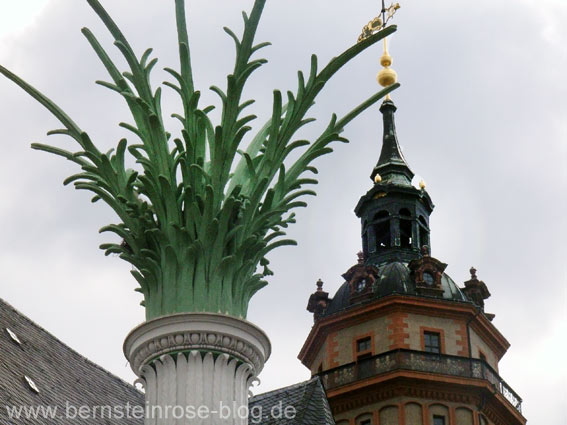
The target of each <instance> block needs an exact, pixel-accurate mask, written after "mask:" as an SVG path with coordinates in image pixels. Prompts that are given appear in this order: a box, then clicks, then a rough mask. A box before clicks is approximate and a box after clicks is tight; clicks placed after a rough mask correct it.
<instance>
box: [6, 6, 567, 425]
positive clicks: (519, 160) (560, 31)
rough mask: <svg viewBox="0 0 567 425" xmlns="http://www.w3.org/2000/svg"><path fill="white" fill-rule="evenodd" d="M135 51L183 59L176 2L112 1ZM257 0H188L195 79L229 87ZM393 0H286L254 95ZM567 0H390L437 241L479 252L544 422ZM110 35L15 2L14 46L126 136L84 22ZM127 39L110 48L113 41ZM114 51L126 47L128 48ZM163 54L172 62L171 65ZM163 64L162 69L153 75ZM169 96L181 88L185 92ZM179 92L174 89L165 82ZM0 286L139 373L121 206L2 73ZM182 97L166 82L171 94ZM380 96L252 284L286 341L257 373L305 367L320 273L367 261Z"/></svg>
mask: <svg viewBox="0 0 567 425" xmlns="http://www.w3.org/2000/svg"><path fill="white" fill-rule="evenodd" d="M103 4H104V5H105V6H106V7H107V9H108V10H109V12H110V13H111V14H112V16H113V17H114V18H115V19H116V20H117V21H118V23H119V24H120V26H121V27H122V29H123V31H124V32H125V33H126V35H127V37H128V38H129V39H130V42H131V44H133V45H134V47H135V49H136V50H137V52H138V53H142V52H143V51H144V50H145V49H146V48H147V47H153V48H154V52H155V54H156V56H157V57H159V58H160V62H159V64H158V65H161V67H165V66H176V65H177V60H176V51H175V34H174V29H173V22H174V16H173V7H172V6H173V2H171V1H170V2H163V1H159V0H146V1H144V2H141V3H137V2H136V6H135V7H133V2H131V1H127V0H112V1H109V0H107V1H104V2H103ZM251 4H252V2H251V1H250V0H246V1H234V0H232V1H229V0H213V1H204V0H195V1H191V2H188V5H189V6H188V9H189V10H188V13H189V23H190V31H191V43H192V55H193V61H194V68H195V80H196V84H197V85H198V87H200V88H201V90H202V91H203V96H204V103H206V102H216V99H215V97H214V95H212V94H210V93H209V92H208V91H207V88H208V87H209V86H210V85H212V84H217V85H221V86H222V85H224V84H225V83H224V81H225V79H224V78H225V75H226V73H227V72H229V70H230V69H231V67H232V61H233V49H232V44H231V43H232V42H231V40H230V39H229V38H228V37H227V36H226V34H224V32H223V31H222V27H223V26H225V25H227V26H229V27H231V28H233V29H235V30H237V32H239V31H240V29H241V19H240V11H241V10H243V9H246V10H249V9H250V7H251ZM378 9H379V4H378V1H376V0H373V1H370V0H356V1H354V2H344V1H338V0H310V1H309V2H306V1H300V0H285V1H284V0H271V1H269V2H268V4H267V6H266V10H265V13H264V17H263V21H262V22H261V26H260V29H259V33H258V40H259V41H264V40H269V41H271V42H272V43H273V46H272V47H270V48H269V49H267V50H265V51H264V55H265V57H267V59H268V60H269V61H270V62H269V64H268V65H266V66H265V67H263V68H262V69H261V70H260V71H258V72H257V74H256V75H255V77H253V79H252V82H251V84H250V85H249V87H248V91H247V93H246V94H247V95H248V96H249V97H251V98H255V99H257V103H256V105H255V106H254V107H253V109H254V112H255V113H257V114H258V115H259V116H260V120H259V122H261V119H262V118H266V117H267V116H268V114H269V113H270V112H271V93H272V90H273V89H274V88H279V89H282V90H287V89H290V88H291V89H294V88H295V84H296V80H295V79H296V71H297V70H298V69H303V70H307V69H308V66H309V57H310V54H311V53H317V54H318V56H319V58H320V62H321V64H323V63H326V62H327V61H328V60H329V59H330V58H332V57H333V56H335V55H337V54H338V53H340V52H341V51H343V50H344V49H346V48H347V47H349V46H350V45H351V44H352V43H354V42H355V41H356V38H357V37H358V34H359V33H360V31H361V29H362V27H363V26H364V25H365V24H366V23H367V22H368V21H369V20H370V19H372V18H373V17H374V16H375V15H376V14H377V11H378ZM565 22H567V2H565V1H564V0H537V1H536V0H500V1H498V2H494V1H489V0H477V1H475V2H454V1H448V0H434V1H427V2H424V1H415V0H406V1H404V2H403V3H402V8H401V9H400V10H399V11H398V14H397V15H396V17H395V23H396V24H397V25H398V31H397V33H396V34H395V35H394V36H393V37H392V39H391V46H390V53H391V55H392V56H393V58H394V65H393V67H394V69H395V70H396V71H397V72H398V77H399V81H400V83H401V85H402V86H401V87H400V89H398V90H397V91H396V93H395V94H394V95H393V98H394V101H395V102H396V105H397V106H398V112H397V114H396V120H397V128H398V137H399V140H400V144H401V145H402V148H403V151H404V155H405V157H406V159H407V161H408V163H409V164H410V166H411V168H412V169H413V171H414V172H415V173H416V174H417V175H418V176H419V177H418V178H423V179H424V180H425V181H426V182H427V190H428V192H429V193H430V195H431V197H432V199H433V201H434V203H435V205H436V208H435V211H434V212H433V215H432V217H431V229H432V234H431V237H432V255H433V256H435V257H436V258H438V259H440V260H441V261H443V262H445V263H448V264H449V267H448V268H447V273H448V274H449V275H450V276H451V277H452V278H453V279H454V280H455V281H456V282H458V283H461V284H462V282H464V281H465V280H467V279H468V278H469V273H468V270H469V268H470V267H471V266H475V267H476V268H477V269H478V276H479V278H480V279H482V280H483V281H484V282H485V283H486V284H487V285H488V288H489V290H490V292H491V293H492V297H491V298H490V299H489V300H487V305H486V309H487V311H488V312H491V313H495V314H496V318H495V320H494V324H495V325H496V326H497V327H498V329H499V330H500V331H501V332H502V333H503V334H504V335H505V336H506V338H507V339H508V341H509V342H510V343H511V348H510V350H509V352H508V353H507V355H506V356H505V357H504V358H503V360H502V361H501V363H500V374H501V376H502V377H503V378H504V379H505V380H506V381H507V383H508V384H509V385H510V386H511V387H512V388H514V390H515V391H516V392H517V393H518V394H520V396H521V397H522V398H523V400H524V403H523V413H524V415H525V416H526V417H527V418H528V421H529V423H534V424H535V423H546V424H548V425H562V424H565V423H566V422H567V417H566V414H565V409H564V404H565V402H566V401H567V400H566V399H565V391H564V387H565V384H567V366H566V364H565V361H564V355H565V352H566V351H567V292H566V289H565V288H566V287H567V286H566V283H567V282H566V280H567V279H566V278H567V274H566V271H565V258H567V249H566V247H565V240H566V236H567V232H566V230H567V219H566V218H565V210H566V207H567V202H566V199H567V197H566V195H565V193H567V192H566V190H567V172H566V169H567V168H566V161H567V101H566V100H565V99H567V80H566V79H565V78H564V75H565V72H566V70H567V30H566V29H565V25H564V23H565ZM83 26H88V27H89V28H91V29H92V30H93V31H94V32H95V33H96V34H97V36H99V37H100V39H101V41H102V42H103V43H104V44H105V46H107V47H108V48H109V49H111V50H112V49H113V47H112V40H111V39H110V38H109V36H108V34H107V33H106V31H105V29H104V28H103V27H102V25H101V23H100V22H98V21H97V18H96V16H95V15H94V13H93V12H92V11H91V10H90V9H89V8H88V5H87V3H86V2H85V1H77V0H33V1H32V0H26V1H25V2H14V1H7V0H0V63H1V64H2V65H4V66H6V67H8V68H9V69H11V70H12V71H14V72H16V73H17V74H19V75H20V76H21V77H23V78H24V79H26V80H27V81H29V82H30V83H32V84H33V85H35V86H36V87H37V88H39V89H40V90H41V91H43V92H44V93H45V94H47V95H48V96H49V97H51V98H52V99H53V100H55V101H56V102H57V103H59V104H60V106H62V107H63V108H64V109H65V110H67V111H68V112H69V113H70V114H71V115H72V116H73V118H74V120H75V121H77V122H78V123H79V124H80V125H81V126H82V127H83V128H84V129H85V130H87V131H88V132H89V133H90V134H91V136H92V137H93V139H94V140H95V143H97V144H98V145H100V146H101V147H103V148H106V149H109V148H110V147H112V146H114V144H115V143H116V142H117V141H118V140H119V139H120V138H121V137H124V136H125V133H124V131H123V130H121V129H120V128H118V126H117V124H118V123H119V122H120V121H124V120H126V118H127V117H128V112H127V110H126V107H125V105H124V104H123V103H122V102H121V99H119V98H118V97H117V96H116V95H114V94H113V93H111V92H110V91H108V90H106V89H104V88H101V87H99V86H96V85H95V84H94V81H95V80H97V79H104V78H106V75H105V72H104V69H103V67H102V66H101V65H100V64H99V63H98V62H97V59H96V57H95V55H94V54H93V52H92V51H91V50H90V47H89V46H88V44H87V42H86V40H85V39H84V38H83V37H82V35H81V33H80V28H81V27H83ZM115 53H116V52H115V51H114V53H113V54H115ZM380 54H381V50H380V48H379V47H375V48H374V49H371V50H369V51H367V52H365V53H364V54H363V55H361V56H360V57H359V58H357V59H356V60H354V61H353V62H352V63H351V64H349V65H348V66H346V67H345V68H344V69H343V70H342V71H341V73H340V74H338V75H337V77H336V79H335V80H333V81H331V82H330V83H329V84H328V86H327V87H326V91H325V93H324V94H323V95H322V96H321V97H320V98H319V99H318V102H317V105H316V106H315V107H314V109H313V116H314V117H316V118H318V119H319V121H318V122H317V123H315V124H314V125H313V128H312V129H310V130H306V132H305V135H306V137H312V136H313V135H316V133H317V130H320V129H321V128H322V126H323V125H324V124H326V121H327V120H328V117H329V116H330V114H331V113H333V112H337V113H338V114H344V113H346V112H348V111H349V110H350V109H352V107H354V106H356V105H357V104H358V103H359V102H361V101H362V100H364V99H366V98H367V97H369V96H370V95H371V94H373V93H374V92H376V91H377V90H378V89H379V87H378V86H377V84H376V81H375V75H376V73H377V71H378V70H379V68H380V67H379V61H378V59H379V56H380ZM114 57H117V56H116V55H115V56H114ZM158 68H160V67H159V66H158ZM165 78H166V74H165V73H163V72H162V71H161V68H160V70H158V71H157V72H156V75H155V83H156V84H157V83H159V82H160V81H163V79H165ZM170 95H171V93H170ZM170 97H171V98H173V96H170ZM0 99H2V102H0V146H1V155H0V219H1V222H2V223H3V226H1V227H0V240H2V242H3V243H2V244H1V246H0V297H2V298H3V299H5V300H6V301H8V302H9V303H11V304H12V305H14V306H15V307H16V308H18V309H19V310H20V311H22V312H23V313H25V314H26V315H28V316H29V317H31V318H32V319H33V320H35V321H36V322H37V323H39V324H40V325H42V326H43V327H45V328H46V329H47V330H48V331H50V332H51V333H53V334H54V335H56V336H57V337H59V338H60V339H61V340H63V341H64V342H66V343H67V344H69V345H70V346H71V347H73V348H74V349H76V350H77V351H79V352H80V353H82V354H83V355H85V356H86V357H88V358H89V359H91V360H93V361H94V362H96V363H98V364H100V365H102V366H103V367H105V368H107V369H108V370H110V371H112V372H113V373H115V374H117V375H119V376H121V377H122V378H124V379H125V380H127V381H129V382H132V381H133V379H134V375H133V374H132V372H131V371H130V370H129V367H128V365H127V363H126V360H125V358H124V356H123V354H122V342H123V340H124V338H125V336H126V335H127V333H128V332H129V331H130V330H131V329H132V328H133V327H135V326H136V325H137V324H139V323H140V322H142V321H143V318H144V316H143V310H142V308H141V307H140V306H139V302H140V295H139V294H137V293H135V292H134V288H135V287H136V284H135V281H134V279H133V278H132V277H131V276H130V274H129V273H128V271H129V268H128V265H127V264H126V263H123V262H122V261H121V260H119V259H118V258H115V257H108V258H107V257H104V256H103V254H102V251H100V250H98V248H97V247H98V245H99V244H101V243H104V242H105V241H107V239H106V237H105V236H104V235H102V236H101V235H99V234H98V229H99V228H100V227H102V226H103V225H106V224H108V223H111V222H114V221H115V217H114V216H113V213H112V212H111V211H110V210H109V209H108V208H106V207H105V206H104V205H102V204H101V203H99V204H96V205H91V204H90V202H89V199H90V196H88V195H87V194H86V193H81V192H77V191H74V190H73V189H72V188H70V187H63V185H62V181H63V179H64V178H65V177H67V176H68V175H70V174H71V173H74V172H75V171H76V169H75V168H74V164H70V163H66V162H65V161H63V160H62V159H60V158H58V157H53V156H50V155H48V154H45V153H41V152H36V151H32V150H31V149H30V143H31V142H43V143H45V142H46V141H47V142H48V143H50V144H55V145H58V146H61V147H66V148H69V147H71V143H72V142H70V141H69V140H66V139H61V138H57V137H50V138H49V139H48V138H47V137H46V136H45V134H46V132H47V131H48V130H50V129H53V128H56V127H57V123H56V121H55V120H54V119H53V118H52V117H51V116H50V115H49V113H48V112H47V111H45V110H44V109H43V108H42V107H41V106H39V105H38V104H36V103H35V101H34V100H33V99H31V98H30V97H29V96H27V95H26V94H25V93H24V92H23V91H21V90H20V89H19V88H18V87H16V86H15V85H14V84H13V83H11V82H10V81H8V80H6V79H2V78H0ZM177 106H178V105H177V104H176V103H175V102H174V101H172V100H167V101H166V102H165V107H166V109H168V111H169V112H173V111H175V109H176V107H177ZM381 131H382V129H381V116H380V113H379V111H378V106H376V107H374V108H372V109H371V110H368V111H367V112H366V113H364V114H363V115H361V116H360V117H359V119H358V120H357V121H356V122H355V123H353V124H352V125H351V126H350V127H348V128H347V130H346V132H345V136H346V137H348V138H349V139H350V141H351V143H350V144H348V145H339V146H336V149H335V152H334V153H333V154H331V155H329V156H327V157H325V158H322V159H320V160H319V161H318V162H317V164H316V165H317V167H318V168H319V170H320V174H319V177H320V184H319V186H318V187H317V192H318V196H317V197H316V198H312V199H310V200H309V207H308V208H307V209H305V210H301V211H299V212H298V223H297V224H296V225H295V226H294V227H292V228H291V229H290V232H289V235H290V236H291V237H292V238H295V239H296V240H297V241H298V242H299V246H298V247H286V248H282V249H280V250H279V251H274V252H273V253H272V254H271V256H270V259H271V262H272V266H273V267H272V268H273V270H274V271H275V276H274V277H272V278H270V279H269V281H270V284H269V286H268V287H266V288H264V289H263V290H262V291H261V292H260V293H259V294H257V295H256V296H255V297H254V298H253V299H252V302H251V305H250V312H249V316H248V318H249V320H251V321H252V322H254V323H256V324H258V325H259V326H260V327H262V328H263V329H264V330H265V331H266V332H267V334H268V335H269V337H270V339H271V341H272V345H273V355H272V357H271V359H270V360H269V361H268V363H267V365H266V368H265V370H264V372H263V373H262V375H261V380H262V384H261V386H260V387H259V388H258V389H256V390H255V391H256V392H257V393H258V392H263V391H266V390H270V389H273V388H277V387H281V386H284V385H288V384H293V383H295V382H298V381H301V380H305V379H308V378H309V372H308V371H307V369H306V368H304V367H303V366H302V365H301V364H300V362H299V361H298V360H297V358H296V357H297V354H298V353H299V350H300V349H301V346H302V344H303V342H304V340H305V338H306V336H307V335H308V333H309V330H310V328H311V326H312V316H311V315H310V314H309V313H308V312H307V311H306V310H305V307H306V305H307V300H308V297H309V295H310V294H311V293H312V292H313V291H314V290H315V282H316V281H317V279H318V278H321V279H323V280H324V282H325V290H326V291H328V292H330V293H331V294H332V293H334V292H335V291H336V289H338V287H339V286H340V285H341V284H342V283H343V282H342V280H341V277H340V275H341V274H342V273H344V272H345V271H346V270H347V269H348V268H349V267H350V266H351V265H353V264H354V263H355V262H356V253H357V252H358V251H359V249H360V246H361V240H360V228H359V226H360V224H359V221H358V219H357V218H356V216H355V215H354V213H353V209H354V207H355V205H356V203H357V201H358V199H359V197H360V196H362V195H363V194H364V193H365V192H366V191H367V190H368V189H369V188H370V187H371V181H370V180H369V175H370V172H371V170H372V168H373V166H374V165H375V163H376V161H377V159H378V154H379V150H380V143H381Z"/></svg>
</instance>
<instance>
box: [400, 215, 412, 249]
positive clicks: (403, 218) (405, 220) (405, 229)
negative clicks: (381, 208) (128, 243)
mask: <svg viewBox="0 0 567 425" xmlns="http://www.w3.org/2000/svg"><path fill="white" fill-rule="evenodd" d="M412 227H413V226H412V221H411V213H410V211H409V210H408V209H407V208H402V209H401V210H400V246H401V247H402V248H411V246H412V243H413V240H412Z"/></svg>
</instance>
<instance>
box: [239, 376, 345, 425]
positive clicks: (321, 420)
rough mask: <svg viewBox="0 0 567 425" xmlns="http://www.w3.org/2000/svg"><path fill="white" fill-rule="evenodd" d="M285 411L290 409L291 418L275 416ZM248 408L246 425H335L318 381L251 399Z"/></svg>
mask: <svg viewBox="0 0 567 425" xmlns="http://www.w3.org/2000/svg"><path fill="white" fill-rule="evenodd" d="M286 407H293V410H292V409H290V410H289V412H290V413H291V412H295V414H290V415H288V417H286V416H285V414H279V413H280V412H282V411H283V412H285V410H284V409H285V408H286ZM249 408H250V419H249V423H250V425H253V424H258V425H335V421H334V420H333V415H332V413H331V408H330V407H329V402H328V401H327V396H326V394H325V390H324V388H323V385H321V381H320V380H319V378H318V377H315V378H313V379H311V380H309V381H306V382H302V383H300V384H296V385H292V386H290V387H285V388H280V389H278V390H274V391H270V392H268V393H265V394H260V395H257V396H255V397H252V398H251V399H250V406H249ZM273 409H275V410H273ZM260 412H261V418H260ZM272 412H273V413H274V414H272Z"/></svg>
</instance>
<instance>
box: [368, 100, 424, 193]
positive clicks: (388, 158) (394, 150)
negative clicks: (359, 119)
mask: <svg viewBox="0 0 567 425" xmlns="http://www.w3.org/2000/svg"><path fill="white" fill-rule="evenodd" d="M396 110H397V108H396V105H394V102H393V101H392V100H385V101H384V103H382V106H381V107H380V112H382V115H383V119H384V137H383V141H382V151H381V152H380V159H379V160H378V163H377V164H376V166H375V167H374V169H373V170H372V174H371V175H370V178H371V179H372V181H373V182H374V183H392V184H397V185H403V186H411V181H412V179H413V176H414V173H413V172H412V171H411V169H410V167H409V165H408V164H407V162H406V160H405V158H404V155H403V153H402V149H401V148H400V144H399V143H398V136H397V134H396V123H395V120H394V113H395V112H396Z"/></svg>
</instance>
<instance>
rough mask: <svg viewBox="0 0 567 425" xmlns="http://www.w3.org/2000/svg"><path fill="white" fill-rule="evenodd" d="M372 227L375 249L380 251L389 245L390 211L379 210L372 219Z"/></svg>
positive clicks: (390, 238)
mask: <svg viewBox="0 0 567 425" xmlns="http://www.w3.org/2000/svg"><path fill="white" fill-rule="evenodd" d="M372 229H373V230H374V237H375V240H376V245H375V246H376V251H377V252H380V251H382V250H384V249H386V248H389V247H390V245H391V240H392V237H391V230H390V213H389V212H388V211H380V212H378V213H376V214H375V215H374V218H373V219H372Z"/></svg>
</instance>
